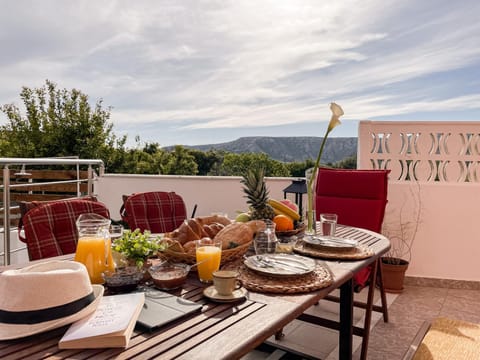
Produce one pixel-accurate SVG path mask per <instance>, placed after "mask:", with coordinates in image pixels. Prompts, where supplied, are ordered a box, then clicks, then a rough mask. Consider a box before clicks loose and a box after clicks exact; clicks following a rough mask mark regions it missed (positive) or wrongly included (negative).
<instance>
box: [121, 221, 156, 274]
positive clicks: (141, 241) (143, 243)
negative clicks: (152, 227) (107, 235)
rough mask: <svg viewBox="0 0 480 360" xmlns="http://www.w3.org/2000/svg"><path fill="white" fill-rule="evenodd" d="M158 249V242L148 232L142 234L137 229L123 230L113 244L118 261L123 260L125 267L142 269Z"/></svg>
mask: <svg viewBox="0 0 480 360" xmlns="http://www.w3.org/2000/svg"><path fill="white" fill-rule="evenodd" d="M158 249H159V244H158V241H156V239H153V238H152V236H151V233H150V231H148V230H145V231H144V232H143V233H142V232H141V231H140V230H139V229H135V230H133V231H132V230H125V231H124V232H123V235H122V236H121V237H119V238H118V239H115V241H114V243H113V250H114V251H115V252H117V253H118V254H120V255H121V259H120V261H122V259H123V262H124V263H126V264H125V265H136V266H137V267H139V268H141V267H144V266H145V265H146V262H147V259H148V258H149V257H152V256H153V255H154V254H155V253H156V252H157V250H158ZM117 259H118V257H117Z"/></svg>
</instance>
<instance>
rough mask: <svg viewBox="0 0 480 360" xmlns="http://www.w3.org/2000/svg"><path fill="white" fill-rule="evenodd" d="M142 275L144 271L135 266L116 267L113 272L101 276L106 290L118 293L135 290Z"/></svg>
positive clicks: (106, 272)
mask: <svg viewBox="0 0 480 360" xmlns="http://www.w3.org/2000/svg"><path fill="white" fill-rule="evenodd" d="M144 274H145V270H143V269H141V268H138V267H137V266H122V267H117V268H116V269H115V271H105V272H104V273H103V274H102V276H103V279H104V280H105V286H106V287H107V288H108V290H110V291H111V292H115V293H120V292H129V291H133V290H135V289H136V288H137V286H138V284H139V283H140V282H141V281H142V279H143V275H144Z"/></svg>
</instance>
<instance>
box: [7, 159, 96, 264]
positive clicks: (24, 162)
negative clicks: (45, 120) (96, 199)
mask: <svg viewBox="0 0 480 360" xmlns="http://www.w3.org/2000/svg"><path fill="white" fill-rule="evenodd" d="M0 165H1V166H3V185H0V189H1V190H2V191H3V208H2V209H0V210H3V233H4V235H3V243H4V246H3V258H4V264H5V265H9V264H10V253H11V251H10V211H11V204H10V190H11V189H15V188H22V187H32V186H33V187H34V186H45V185H55V184H68V183H77V192H80V190H79V186H80V183H82V182H86V183H87V187H88V195H92V194H91V193H92V189H93V181H94V180H95V177H94V174H95V173H94V171H93V167H92V166H98V167H99V175H100V176H103V174H104V170H105V168H104V164H103V161H102V160H98V159H71V158H0ZM16 165H21V166H22V171H24V170H25V167H26V166H28V165H30V166H45V165H58V166H65V165H72V166H73V165H75V166H77V180H60V181H49V182H37V183H28V184H10V166H16ZM81 165H87V166H88V170H87V174H88V175H87V179H80V175H79V167H80V166H81ZM0 255H1V253H0Z"/></svg>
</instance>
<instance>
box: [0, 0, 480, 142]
mask: <svg viewBox="0 0 480 360" xmlns="http://www.w3.org/2000/svg"><path fill="white" fill-rule="evenodd" d="M4 10H5V11H3V12H2V14H0V30H1V31H0V34H1V35H0V41H1V43H2V45H3V46H2V48H3V49H5V48H8V49H9V51H2V54H1V55H0V64H1V65H2V66H1V67H0V76H1V78H2V84H0V103H2V104H3V103H9V102H12V101H17V102H18V101H19V99H18V93H19V92H20V90H21V86H29V87H38V86H41V85H42V84H43V83H44V80H45V79H50V80H52V81H54V82H56V83H57V84H58V85H59V87H61V88H63V87H66V88H78V89H81V90H82V91H83V92H85V93H87V94H88V95H89V96H90V98H91V99H92V101H94V100H96V99H99V98H102V99H103V100H104V104H105V105H111V106H112V107H113V110H112V117H111V119H112V121H113V122H114V125H115V129H119V130H120V131H126V129H131V124H135V129H136V130H138V132H139V133H140V135H142V131H143V133H144V134H145V135H147V136H150V137H151V136H152V130H151V127H152V124H162V123H165V124H167V123H168V124H170V125H171V126H173V128H174V129H177V130H179V131H180V130H181V131H183V132H185V133H186V132H190V131H191V132H192V133H195V134H198V131H200V130H202V131H203V130H208V129H211V130H215V129H238V128H240V127H241V128H243V129H244V130H245V129H248V128H250V129H251V133H252V134H255V131H256V129H259V127H272V128H275V131H281V128H282V126H285V127H288V126H292V124H315V123H318V121H319V120H322V121H323V120H325V121H328V119H329V116H330V111H329V109H328V104H329V103H330V102H331V101H336V102H338V103H340V104H342V107H343V108H344V110H345V117H344V118H345V119H346V121H349V120H360V119H364V118H382V117H389V116H396V117H402V116H406V117H407V116H408V117H412V116H413V117H414V116H419V117H421V116H422V114H425V113H430V114H432V116H434V114H435V113H438V114H439V115H438V116H439V117H440V116H441V113H440V112H445V111H449V112H450V111H456V110H459V109H470V110H471V111H473V112H474V113H476V114H477V115H478V114H479V113H480V105H479V104H480V103H479V102H478V94H477V93H478V81H477V82H476V83H475V81H474V80H472V77H469V76H468V75H466V74H467V71H473V72H475V74H478V70H476V69H478V68H480V60H479V58H480V56H479V55H480V48H479V47H478V45H477V42H478V38H480V23H478V21H477V20H476V18H475V15H476V14H478V13H480V4H479V3H478V2H477V1H474V0H462V1H458V2H455V4H453V3H451V2H450V1H446V0H439V1H436V2H435V6H432V4H431V3H430V2H420V3H419V2H418V1H413V0H409V1H402V2H398V1H394V0H386V1H380V0H365V1H362V2H358V1H353V0H343V1H336V2H329V3H324V2H318V1H315V0H311V1H307V0H290V1H281V2H279V1H273V0H271V1H267V0H261V1H253V0H252V1H173V0H172V1H167V0H162V1H153V0H151V1H146V0H139V1H136V2H130V1H126V0H119V1H114V0H109V1H103V2H102V5H101V6H99V5H98V4H97V3H95V2H91V1H77V2H75V3H72V2H64V1H61V0H49V1H46V0H44V1H42V2H37V1H34V0H18V1H16V2H7V3H6V4H5V6H4ZM18 19H22V21H18ZM475 89H477V90H475ZM457 114H458V116H463V115H462V112H460V111H459V112H457ZM470 114H471V113H470ZM477 117H478V116H477ZM0 119H1V117H0ZM458 120H462V118H459V119H458ZM0 121H1V120H0ZM172 124H175V125H172ZM142 129H145V130H142ZM172 131H173V130H172ZM284 135H288V134H284ZM306 135H308V134H306ZM352 135H356V134H352ZM155 136H158V137H159V139H158V141H159V142H165V140H164V139H162V136H163V135H162V132H161V131H158V132H157V133H155ZM167 141H168V140H167ZM199 142H201V139H199Z"/></svg>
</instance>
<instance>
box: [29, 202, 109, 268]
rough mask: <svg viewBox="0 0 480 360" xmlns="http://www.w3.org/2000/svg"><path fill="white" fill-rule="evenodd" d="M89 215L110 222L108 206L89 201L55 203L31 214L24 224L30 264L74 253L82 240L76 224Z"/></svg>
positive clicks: (37, 209) (38, 208) (43, 206)
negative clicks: (91, 214) (83, 216)
mask: <svg viewBox="0 0 480 360" xmlns="http://www.w3.org/2000/svg"><path fill="white" fill-rule="evenodd" d="M86 213H96V214H99V215H101V216H103V217H105V218H107V219H109V218H110V213H109V211H108V209H107V207H106V206H105V205H104V204H102V203H100V202H95V201H88V200H70V201H55V202H52V203H49V204H45V205H39V206H38V207H35V208H33V209H31V210H29V211H28V212H27V213H26V214H25V216H24V217H23V223H24V229H25V238H26V241H25V242H26V243H27V249H28V256H29V257H30V260H36V259H43V258H47V257H52V256H58V255H64V254H71V253H74V252H75V250H76V245H77V240H78V232H77V227H76V224H75V222H76V220H77V218H78V217H79V216H80V215H81V214H86Z"/></svg>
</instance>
